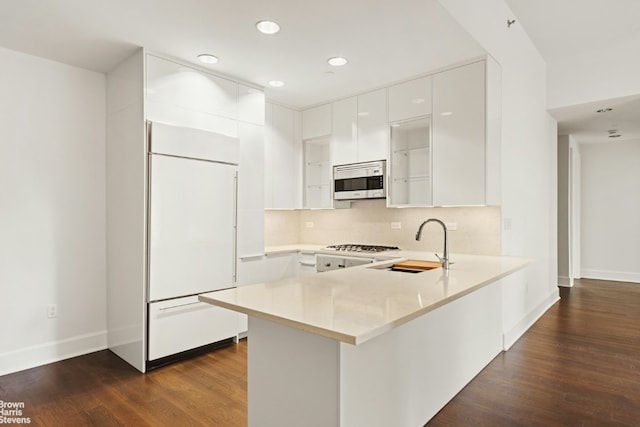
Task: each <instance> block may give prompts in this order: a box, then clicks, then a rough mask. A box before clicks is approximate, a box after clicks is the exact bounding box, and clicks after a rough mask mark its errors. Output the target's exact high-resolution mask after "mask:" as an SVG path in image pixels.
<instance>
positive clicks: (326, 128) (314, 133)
mask: <svg viewBox="0 0 640 427" xmlns="http://www.w3.org/2000/svg"><path fill="white" fill-rule="evenodd" d="M330 134H331V104H324V105H319V106H317V107H313V108H308V109H306V110H303V111H302V139H303V140H307V139H313V138H318V137H321V136H328V135H330Z"/></svg>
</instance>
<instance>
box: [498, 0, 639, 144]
mask: <svg viewBox="0 0 640 427" xmlns="http://www.w3.org/2000/svg"><path fill="white" fill-rule="evenodd" d="M505 1H506V3H507V4H508V5H509V7H510V8H511V10H512V11H513V12H514V15H515V16H516V19H517V21H518V24H519V25H522V26H523V28H524V29H525V31H526V32H527V34H529V37H530V38H531V40H532V41H533V43H534V44H535V45H536V47H537V48H538V51H539V52H540V54H541V55H542V56H543V57H544V59H545V60H546V61H547V62H552V61H555V60H558V59H562V58H566V57H570V56H573V55H580V54H588V53H589V52H592V51H595V50H599V49H603V48H606V47H607V46H609V45H612V44H615V43H616V42H618V41H619V40H620V39H624V38H626V37H629V36H633V35H635V34H638V32H640V1H639V0H606V1H603V0H536V1H532V0H505ZM638 95H640V94H638ZM638 98H639V96H631V97H625V98H619V99H610V100H601V101H599V102H595V103H590V104H584V105H576V106H571V107H566V108H560V109H556V110H551V111H550V113H551V115H552V116H553V117H554V118H555V119H556V120H557V121H558V133H559V134H561V135H568V134H571V135H572V136H573V137H574V138H575V139H576V141H578V142H585V143H594V142H613V141H625V140H630V139H636V140H637V139H640V100H639V99H638ZM606 107H609V108H612V109H613V110H612V111H611V112H609V113H605V114H597V113H596V110H598V109H601V108H606ZM610 129H612V130H618V131H619V133H620V134H621V135H622V136H621V137H619V138H609V137H608V136H609V134H608V132H607V131H608V130H610Z"/></svg>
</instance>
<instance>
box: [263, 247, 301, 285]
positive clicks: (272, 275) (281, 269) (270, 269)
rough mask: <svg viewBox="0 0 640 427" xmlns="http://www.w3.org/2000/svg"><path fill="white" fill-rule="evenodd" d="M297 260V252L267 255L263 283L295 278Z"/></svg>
mask: <svg viewBox="0 0 640 427" xmlns="http://www.w3.org/2000/svg"><path fill="white" fill-rule="evenodd" d="M297 260H298V253H297V252H287V253H280V254H270V255H266V256H265V270H264V277H263V278H262V282H274V281H276V280H282V279H289V278H292V277H294V276H295V275H296V262H297Z"/></svg>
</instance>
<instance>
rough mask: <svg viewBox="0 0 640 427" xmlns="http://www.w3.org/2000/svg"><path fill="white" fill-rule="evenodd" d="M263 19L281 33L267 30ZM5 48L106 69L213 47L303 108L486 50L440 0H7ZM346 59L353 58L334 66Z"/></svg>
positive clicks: (231, 70)
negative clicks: (131, 59)
mask: <svg viewBox="0 0 640 427" xmlns="http://www.w3.org/2000/svg"><path fill="white" fill-rule="evenodd" d="M262 19H272V20H275V21H277V22H278V23H279V24H280V25H281V27H282V30H281V32H280V33H278V34H276V35H273V36H266V35H263V34H260V33H258V31H257V30H256V29H255V27H254V24H255V23H256V22H257V21H259V20H262ZM445 41H446V42H445ZM0 46H4V47H7V48H10V49H13V50H18V51H23V52H26V53H30V54H33V55H37V56H40V57H45V58H49V59H53V60H56V61H59V62H63V63H67V64H71V65H75V66H78V67H82V68H86V69H90V70H95V71H99V72H107V71H109V70H110V69H112V68H113V67H114V66H115V65H116V64H117V63H118V62H119V61H121V60H122V59H124V58H125V57H127V56H128V55H129V54H131V53H132V52H133V51H134V50H135V49H136V48H137V47H139V46H144V47H146V48H147V49H149V50H151V51H155V52H158V53H162V54H166V55H169V56H172V57H175V58H177V59H181V60H184V61H188V62H196V56H197V55H198V54H200V53H211V54H214V55H216V56H218V57H219V58H220V62H219V63H218V64H215V65H212V66H208V68H211V69H212V70H215V71H217V72H221V73H224V74H228V75H231V76H235V77H238V78H240V79H242V80H245V81H248V82H252V83H255V84H258V85H261V86H264V85H266V84H267V82H268V81H269V80H274V79H277V80H283V81H284V82H286V86H285V87H283V88H280V89H277V90H276V89H271V88H267V96H268V98H270V99H271V100H275V101H278V102H281V103H284V104H287V105H291V106H295V107H302V106H307V105H310V104H314V103H319V102H321V101H326V100H330V99H335V98H339V97H344V96H346V95H350V94H354V93H357V92H362V91H364V90H368V89H371V88H374V87H380V86H383V85H386V84H388V83H391V82H395V81H399V80H403V79H407V78H409V77H413V76H416V75H419V74H424V73H426V72H428V71H431V70H433V69H437V68H441V67H444V66H446V65H448V64H451V63H454V62H458V61H461V60H465V59H468V58H470V57H475V56H479V55H482V54H484V51H483V50H482V49H481V48H480V46H479V45H478V43H476V42H475V40H474V39H473V38H471V37H470V36H469V35H468V34H467V33H466V32H465V31H464V30H463V29H462V28H461V27H460V26H459V25H457V23H456V22H455V21H454V20H453V19H452V18H451V17H450V15H448V13H447V12H446V11H445V10H444V8H443V7H442V6H441V5H440V3H438V2H437V1H436V0H394V1H371V0H348V1H344V0H323V1H309V0H235V1H229V0H227V1H221V0H209V1H206V2H204V1H202V0H180V1H178V0H93V1H88V0H7V1H1V2H0ZM337 55H339V56H345V57H346V58H348V60H349V63H348V64H347V65H346V66H343V67H341V68H335V67H331V66H329V65H328V64H327V63H326V60H327V59H328V58H329V57H331V56H337ZM329 72H333V74H330V73H329Z"/></svg>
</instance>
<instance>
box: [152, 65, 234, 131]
mask: <svg viewBox="0 0 640 427" xmlns="http://www.w3.org/2000/svg"><path fill="white" fill-rule="evenodd" d="M145 94H146V96H145V113H146V118H147V119H148V120H151V121H158V122H162V123H168V124H173V125H177V126H184V127H190V128H195V129H202V130H207V131H210V132H216V133H220V134H223V135H228V136H234V137H235V136H237V133H238V128H237V124H236V119H237V118H238V84H237V83H236V82H234V81H231V80H227V79H225V78H222V77H218V76H215V75H213V74H209V73H206V72H203V71H200V70H197V69H195V68H191V67H188V66H185V65H182V64H178V63H175V62H173V61H169V60H167V59H163V58H158V57H157V56H154V55H150V54H147V55H146V91H145Z"/></svg>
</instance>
